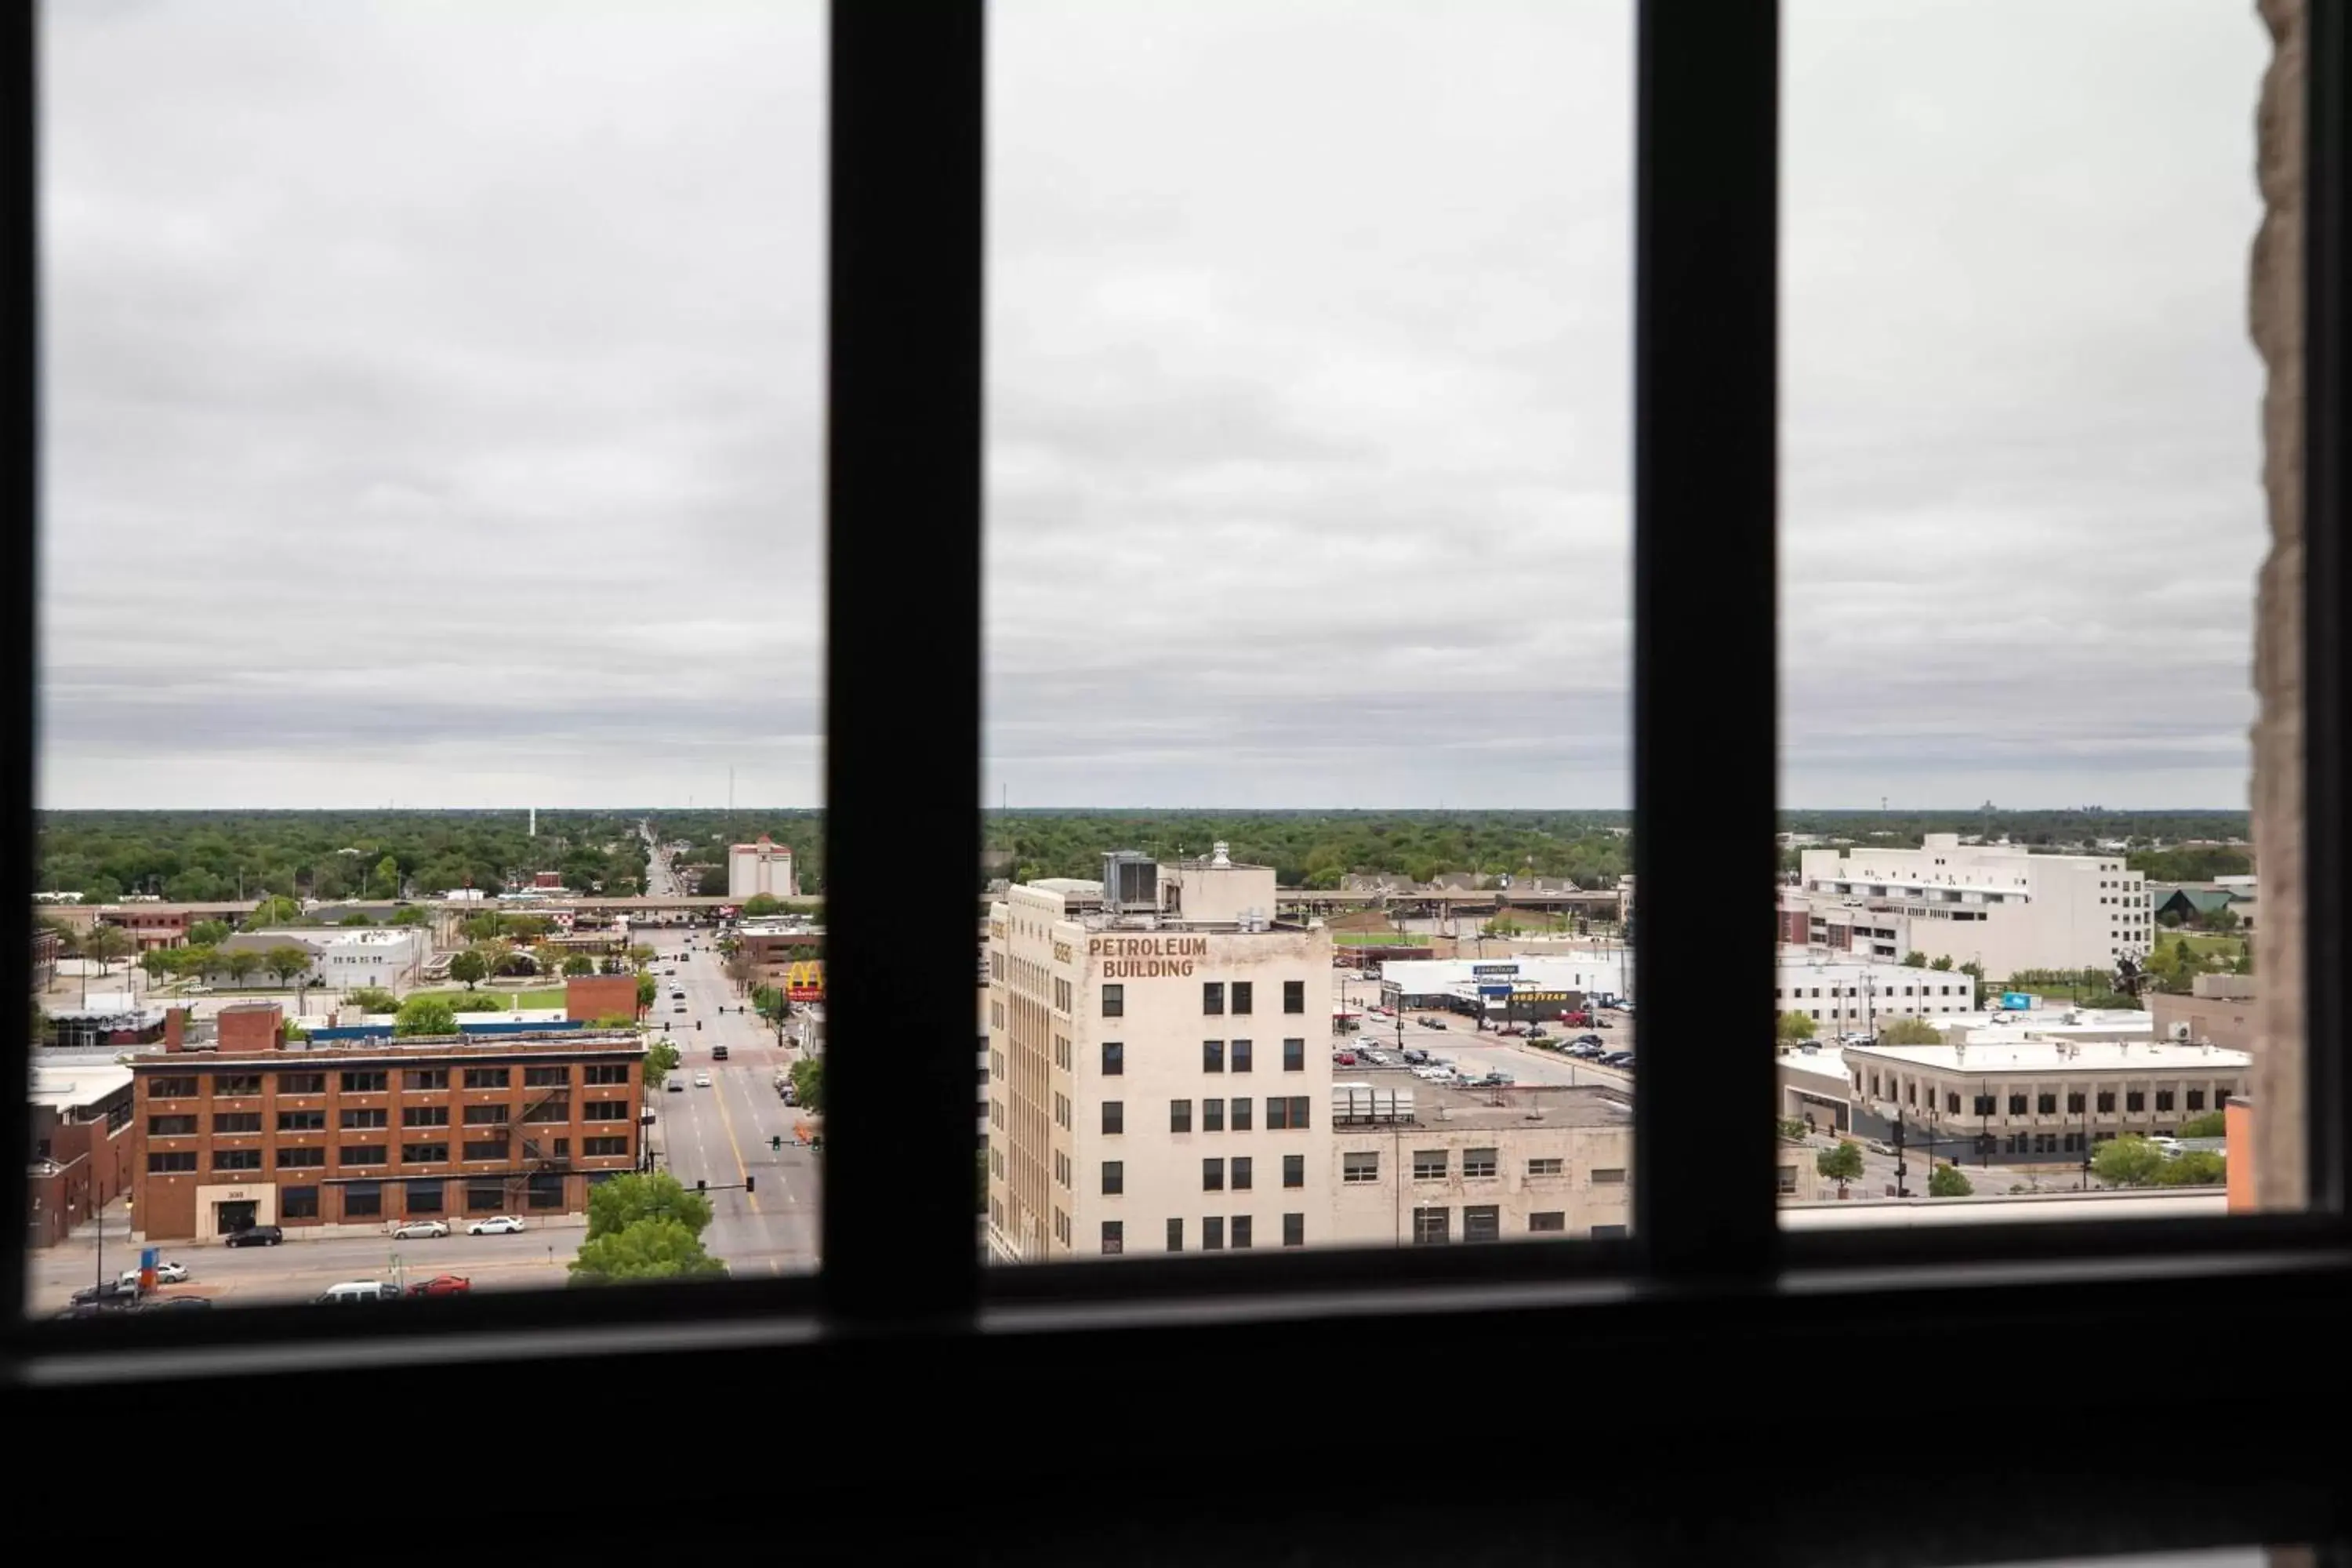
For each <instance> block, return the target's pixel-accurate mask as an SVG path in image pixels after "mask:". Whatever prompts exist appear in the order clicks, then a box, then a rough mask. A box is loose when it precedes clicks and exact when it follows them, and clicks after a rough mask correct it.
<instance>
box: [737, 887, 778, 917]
mask: <svg viewBox="0 0 2352 1568" xmlns="http://www.w3.org/2000/svg"><path fill="white" fill-rule="evenodd" d="M783 907H784V906H783V903H782V900H779V899H778V898H776V896H775V895H774V894H772V893H754V894H752V895H751V897H750V898H748V899H746V900H743V912H744V913H745V914H747V915H749V916H751V917H752V918H753V919H755V920H756V919H759V918H760V917H761V916H763V915H772V914H774V913H775V912H776V911H777V910H780V909H782V908H783Z"/></svg>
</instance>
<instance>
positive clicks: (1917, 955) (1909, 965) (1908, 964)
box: [1903, 949, 1927, 969]
mask: <svg viewBox="0 0 2352 1568" xmlns="http://www.w3.org/2000/svg"><path fill="white" fill-rule="evenodd" d="M1903 966H1904V967H1905V968H1906V969H1925V968H1927V954H1926V953H1924V952H1918V951H1916V949H1915V950H1914V951H1912V952H1906V953H1905V954H1904V955H1903Z"/></svg>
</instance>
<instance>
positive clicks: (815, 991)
mask: <svg viewBox="0 0 2352 1568" xmlns="http://www.w3.org/2000/svg"><path fill="white" fill-rule="evenodd" d="M784 999H785V1000H786V1001H788V1002H822V1001H824V960H823V959H821V958H816V959H810V960H807V961H806V962H803V963H795V964H793V966H792V968H790V969H788V970H786V971H785V972H784Z"/></svg>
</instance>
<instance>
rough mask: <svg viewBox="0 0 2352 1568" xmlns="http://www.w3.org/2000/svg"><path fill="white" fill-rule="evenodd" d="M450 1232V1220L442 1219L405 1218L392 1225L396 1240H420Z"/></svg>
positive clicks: (393, 1235) (393, 1236)
mask: <svg viewBox="0 0 2352 1568" xmlns="http://www.w3.org/2000/svg"><path fill="white" fill-rule="evenodd" d="M448 1234H449V1222H448V1221H447V1220H442V1219H404V1220H403V1221H401V1222H400V1223H399V1224H398V1225H396V1226H393V1227H392V1238H393V1239H394V1241H418V1240H424V1239H427V1238H430V1237H437V1236H446V1235H448Z"/></svg>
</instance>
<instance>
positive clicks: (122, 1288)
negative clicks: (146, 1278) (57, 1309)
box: [73, 1279, 139, 1307]
mask: <svg viewBox="0 0 2352 1568" xmlns="http://www.w3.org/2000/svg"><path fill="white" fill-rule="evenodd" d="M136 1300H139V1281H138V1280H136V1279H133V1280H132V1281H131V1283H130V1284H128V1285H125V1284H122V1283H121V1282H120V1281H118V1280H113V1279H110V1280H108V1281H107V1282H106V1283H105V1284H103V1285H85V1286H83V1287H82V1288H81V1289H79V1290H77V1291H75V1292H74V1293H73V1304H74V1305H75V1306H77V1307H127V1306H129V1305H130V1304H131V1302H133V1301H136Z"/></svg>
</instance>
